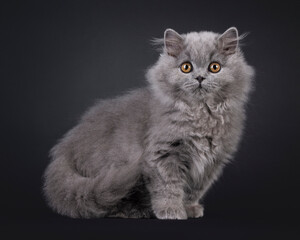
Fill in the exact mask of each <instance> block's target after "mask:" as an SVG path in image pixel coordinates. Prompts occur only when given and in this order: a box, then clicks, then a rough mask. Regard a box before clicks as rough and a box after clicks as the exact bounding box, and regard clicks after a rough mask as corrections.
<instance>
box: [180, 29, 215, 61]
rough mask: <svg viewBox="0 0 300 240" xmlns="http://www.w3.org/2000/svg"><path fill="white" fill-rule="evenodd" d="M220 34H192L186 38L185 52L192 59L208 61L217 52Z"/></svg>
mask: <svg viewBox="0 0 300 240" xmlns="http://www.w3.org/2000/svg"><path fill="white" fill-rule="evenodd" d="M218 37H219V34H217V33H213V32H191V33H188V34H187V35H186V36H185V41H184V43H185V46H186V47H185V51H186V53H187V54H188V55H190V57H191V58H192V59H202V60H204V59H207V58H208V57H209V56H210V55H211V54H212V53H213V52H215V51H216V46H217V39H218Z"/></svg>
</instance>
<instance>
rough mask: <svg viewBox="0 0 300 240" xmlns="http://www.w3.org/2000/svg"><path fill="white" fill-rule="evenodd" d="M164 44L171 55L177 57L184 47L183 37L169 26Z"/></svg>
mask: <svg viewBox="0 0 300 240" xmlns="http://www.w3.org/2000/svg"><path fill="white" fill-rule="evenodd" d="M164 45H165V50H166V51H167V53H168V54H169V55H170V56H173V57H177V56H178V55H179V53H180V52H181V51H182V49H183V38H182V37H181V35H180V34H179V33H177V32H175V31H174V30H173V29H170V28H168V29H167V30H166V31H165V34H164Z"/></svg>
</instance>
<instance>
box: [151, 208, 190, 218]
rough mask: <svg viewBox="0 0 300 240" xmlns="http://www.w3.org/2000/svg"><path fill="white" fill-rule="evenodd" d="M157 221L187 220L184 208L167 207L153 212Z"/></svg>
mask: <svg viewBox="0 0 300 240" xmlns="http://www.w3.org/2000/svg"><path fill="white" fill-rule="evenodd" d="M154 213H155V216H156V217H157V218H158V219H187V214H186V211H185V210H184V208H174V207H167V208H166V209H163V210H159V211H154Z"/></svg>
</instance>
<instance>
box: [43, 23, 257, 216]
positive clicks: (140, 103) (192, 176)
mask: <svg viewBox="0 0 300 240" xmlns="http://www.w3.org/2000/svg"><path fill="white" fill-rule="evenodd" d="M239 39H240V37H239V36H238V32H237V29H236V28H234V27H232V28H229V29H228V30H227V31H226V32H225V33H223V34H217V33H213V32H191V33H188V34H182V35H180V34H178V33H177V32H175V31H174V30H172V29H167V30H166V31H165V35H164V39H163V40H162V41H160V40H158V41H157V42H162V43H163V48H162V49H163V50H162V52H161V55H160V57H159V59H158V61H157V63H156V64H155V65H154V66H152V67H151V68H150V69H149V70H148V72H147V74H146V78H147V81H148V83H149V84H148V85H147V87H145V88H142V89H137V90H134V91H131V92H129V93H128V94H126V95H123V96H120V97H117V98H114V99H108V100H101V101H99V102H98V103H97V104H96V105H95V106H93V107H91V108H90V109H89V110H88V111H87V112H86V113H85V114H84V115H83V117H82V118H81V120H80V122H79V124H78V125H77V126H75V127H74V128H73V129H71V130H70V131H69V132H68V133H67V134H66V135H65V136H64V137H63V138H62V139H61V140H60V141H59V143H58V144H57V145H56V146H55V147H54V148H53V149H52V150H51V153H50V155H51V162H50V164H49V166H48V167H47V169H46V171H45V174H44V192H45V196H46V199H47V201H48V203H49V205H50V206H51V207H52V208H53V209H54V210H55V211H57V212H58V213H60V214H62V215H66V216H70V217H73V218H78V217H83V218H91V217H127V218H149V217H157V218H159V219H186V218H188V217H191V218H197V217H201V216H203V206H202V205H201V204H200V201H201V200H202V199H203V196H204V194H205V193H206V191H207V190H208V189H209V188H210V187H211V185H212V183H213V182H215V181H216V180H217V179H218V177H219V176H220V174H221V173H222V170H223V167H224V165H225V164H226V163H228V161H229V160H231V159H232V157H233V155H234V153H235V152H236V150H237V146H238V143H239V141H240V138H241V135H242V131H243V123H244V120H245V110H244V109H245V103H246V102H247V100H248V95H249V92H250V90H251V86H252V79H253V76H254V71H253V68H252V67H250V66H249V65H248V64H247V63H246V62H245V59H244V57H243V54H242V51H241V49H240V47H239ZM186 61H189V62H190V63H191V64H192V65H193V71H192V72H190V73H183V72H182V71H181V70H180V65H181V64H182V63H183V62H186ZM211 62H218V63H220V64H221V70H220V72H218V73H211V72H209V71H208V65H209V64H210V63H211ZM198 76H202V77H204V78H205V79H204V80H203V81H202V82H201V83H199V82H198V81H197V80H196V79H195V78H196V77H198Z"/></svg>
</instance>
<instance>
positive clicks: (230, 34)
mask: <svg viewBox="0 0 300 240" xmlns="http://www.w3.org/2000/svg"><path fill="white" fill-rule="evenodd" d="M238 43H239V35H238V30H237V29H236V28H235V27H231V28H229V29H227V30H226V31H225V32H224V33H223V34H222V35H221V36H220V37H219V39H218V48H219V50H220V51H221V53H223V54H225V55H230V54H234V53H235V52H236V49H237V47H238Z"/></svg>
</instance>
